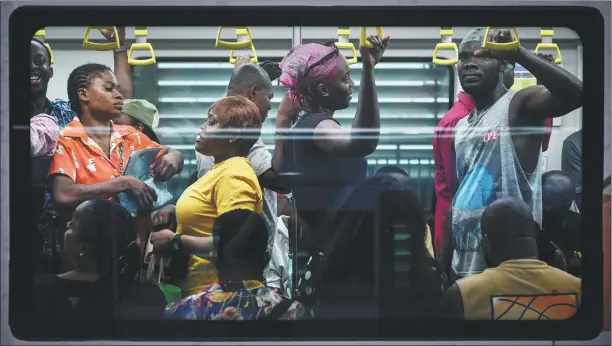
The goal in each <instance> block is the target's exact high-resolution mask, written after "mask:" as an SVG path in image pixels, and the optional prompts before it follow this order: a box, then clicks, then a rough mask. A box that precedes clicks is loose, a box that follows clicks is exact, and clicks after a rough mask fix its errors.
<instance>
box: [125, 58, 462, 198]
mask: <svg viewBox="0 0 612 346" xmlns="http://www.w3.org/2000/svg"><path fill="white" fill-rule="evenodd" d="M281 58H282V57H270V58H260V60H261V61H263V60H266V59H268V60H272V61H279V60H281ZM232 68H233V65H231V64H229V63H227V61H226V60H225V59H223V58H215V59H214V60H212V59H209V60H207V61H206V60H202V59H192V60H185V59H174V60H173V59H171V58H169V59H159V62H158V63H157V64H156V65H155V66H151V67H146V68H143V69H141V71H140V78H139V80H140V83H138V82H136V81H135V93H137V94H138V93H140V94H142V93H143V89H147V88H149V89H150V88H151V86H153V85H154V86H156V90H155V91H151V90H149V92H145V94H146V95H142V96H144V97H143V98H147V99H149V101H151V102H153V103H154V104H156V106H157V107H158V109H159V112H160V114H161V115H162V116H161V117H160V124H159V127H158V129H157V132H158V135H159V137H160V139H161V141H162V143H163V144H164V145H168V146H171V147H172V148H175V149H179V150H181V151H182V152H183V155H184V159H185V167H186V169H184V170H183V172H182V173H181V174H180V176H179V177H178V179H177V178H175V179H172V180H171V181H170V182H169V183H170V184H171V185H172V186H171V187H170V188H171V189H172V192H173V194H174V195H177V196H178V195H180V194H181V193H182V191H183V190H184V189H185V188H186V187H187V181H188V179H189V175H190V173H191V172H193V171H194V170H195V169H196V156H195V151H194V146H193V142H194V137H195V134H196V133H197V129H198V127H199V126H201V125H202V123H203V122H204V120H205V117H206V110H207V109H208V107H209V106H210V105H211V104H212V103H213V102H214V101H216V100H218V99H219V98H221V97H222V96H224V95H225V92H226V89H227V84H228V81H229V79H230V76H231V73H232ZM360 68H361V64H354V65H351V69H352V71H353V72H352V75H353V78H354V80H355V87H354V89H355V90H354V94H356V95H358V93H359V76H360ZM375 73H376V85H377V89H378V97H379V101H378V102H379V104H380V113H381V136H380V144H379V145H378V148H377V150H376V151H375V152H374V153H372V154H371V155H370V156H368V157H367V160H368V172H369V174H374V173H375V172H376V170H378V169H379V168H380V167H382V166H385V165H394V166H398V167H401V168H402V169H404V170H405V171H406V172H407V173H408V174H409V175H410V177H411V178H412V181H413V182H414V183H415V186H416V187H418V190H419V191H418V196H419V198H420V199H421V201H422V204H423V205H424V206H426V207H428V206H430V205H431V196H432V191H433V177H434V171H435V169H434V164H433V155H432V144H431V143H432V135H433V130H434V128H435V126H436V124H437V123H438V121H439V120H440V118H441V117H442V116H443V115H444V113H445V112H446V111H447V110H448V109H449V107H450V106H451V105H452V102H453V99H454V85H453V83H454V78H453V70H452V68H450V67H444V66H437V65H434V64H433V63H431V61H430V59H416V60H415V59H414V58H395V57H392V58H385V60H384V61H383V62H381V63H379V64H378V65H377V67H376V70H375ZM147 75H149V76H148V77H147ZM145 81H146V83H144V82H145ZM143 85H148V86H147V87H145V86H143ZM273 87H274V90H273V91H274V99H273V101H272V110H271V111H270V113H269V114H270V115H269V117H268V120H267V121H266V122H265V123H264V124H263V127H262V137H261V138H262V140H263V141H264V143H265V144H266V145H267V146H268V149H269V150H270V151H271V152H272V151H273V150H274V130H275V118H276V112H277V109H278V105H279V103H280V101H281V99H282V97H283V95H284V94H285V92H286V90H285V89H283V88H282V87H280V86H279V85H278V83H276V82H275V83H273ZM151 98H154V99H151ZM356 107H357V98H354V99H353V100H352V101H351V106H350V107H349V108H347V109H345V110H342V111H339V112H337V113H336V114H335V115H334V117H335V118H336V119H337V120H338V121H339V122H340V123H341V124H342V125H343V127H345V128H350V126H351V123H352V119H353V118H354V116H355V111H356Z"/></svg>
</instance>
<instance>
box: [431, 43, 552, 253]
mask: <svg viewBox="0 0 612 346" xmlns="http://www.w3.org/2000/svg"><path fill="white" fill-rule="evenodd" d="M540 55H541V54H540ZM540 57H541V58H546V57H544V56H540ZM549 61H551V62H552V57H551V59H549ZM514 68H515V66H514V64H513V63H509V64H508V67H507V68H506V69H505V70H504V73H503V83H504V86H505V87H506V89H508V90H510V88H511V87H512V86H513V85H514ZM474 107H475V105H474V100H473V99H472V97H471V96H470V95H468V94H466V93H465V92H464V91H459V94H457V101H456V102H455V104H454V105H453V107H452V108H451V109H449V110H448V112H446V114H444V117H442V119H441V120H440V122H439V123H438V126H436V130H435V132H434V138H433V151H434V162H435V166H436V173H435V177H434V185H435V194H436V196H435V208H434V209H435V216H434V227H433V230H434V249H435V251H436V256H440V253H441V251H442V246H443V244H444V242H443V236H444V219H445V218H446V215H447V214H448V208H450V206H451V202H452V200H453V197H454V195H455V192H456V191H457V187H458V186H459V183H458V182H457V176H456V171H455V151H454V148H453V140H452V138H453V134H454V130H453V129H454V128H455V125H457V123H458V122H459V120H461V119H463V118H465V117H466V116H468V115H469V114H470V113H471V112H472V111H473V110H474ZM551 132H552V119H551V118H548V119H546V130H545V133H544V140H543V141H542V151H543V152H545V151H546V150H547V149H548V144H549V142H550V135H551Z"/></svg>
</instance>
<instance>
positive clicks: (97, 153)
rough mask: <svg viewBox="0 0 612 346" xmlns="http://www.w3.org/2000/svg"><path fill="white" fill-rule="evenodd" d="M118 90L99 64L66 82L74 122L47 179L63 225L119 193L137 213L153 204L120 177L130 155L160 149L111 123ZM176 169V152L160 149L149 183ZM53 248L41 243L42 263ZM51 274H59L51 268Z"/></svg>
mask: <svg viewBox="0 0 612 346" xmlns="http://www.w3.org/2000/svg"><path fill="white" fill-rule="evenodd" d="M119 88H120V86H119V82H118V81H117V77H116V76H115V74H114V73H113V72H112V71H111V70H110V68H109V67H107V66H104V65H100V64H92V63H90V64H85V65H82V66H79V67H77V68H76V69H74V70H73V71H72V73H70V76H69V77H68V90H67V91H68V98H69V100H70V104H71V106H72V108H73V110H74V112H75V114H76V115H77V116H76V117H75V118H74V120H72V121H71V122H70V123H69V124H68V125H66V127H65V128H64V129H63V130H62V131H61V132H60V136H59V139H58V142H57V148H56V151H55V154H54V155H53V159H52V161H51V165H50V167H49V177H48V186H49V188H50V192H51V197H52V199H53V202H54V203H55V206H57V207H59V208H60V209H59V210H58V211H61V214H63V215H65V216H66V218H65V219H66V220H68V219H69V218H70V217H71V212H72V210H73V209H74V207H76V206H77V205H78V204H80V203H81V202H84V201H87V200H90V199H96V198H106V199H110V198H113V197H115V196H116V195H117V194H118V193H120V192H126V193H128V194H129V195H131V196H132V197H133V200H134V201H135V202H136V204H137V205H138V207H139V208H138V209H139V210H140V211H141V212H143V213H146V212H148V211H150V209H151V207H152V205H153V203H154V202H155V201H156V200H157V196H156V193H155V191H154V190H153V188H151V187H149V186H148V185H146V184H145V183H144V182H142V181H141V180H139V179H138V178H135V177H130V176H123V175H122V173H123V170H124V169H125V167H126V165H127V162H128V159H129V157H130V155H131V154H132V153H133V152H135V151H139V150H142V149H146V148H161V146H160V145H159V144H158V143H155V142H153V141H151V139H149V138H148V137H147V136H146V135H144V134H143V133H141V132H140V131H138V130H136V129H135V128H133V127H131V126H121V125H117V124H114V123H113V122H112V121H111V120H113V119H115V118H117V117H119V116H120V115H121V110H122V108H123V96H122V95H121V93H120V91H119ZM162 155H163V156H162ZM182 166H183V158H182V155H181V154H180V152H178V151H176V150H171V149H167V148H164V149H163V150H162V151H161V152H160V157H158V159H157V161H156V163H155V169H154V173H155V179H156V180H158V181H166V180H168V179H170V178H171V177H172V176H173V175H175V174H176V173H178V172H180V170H181V169H182ZM60 224H64V223H62V222H60ZM58 232H59V233H60V234H56V235H55V238H56V239H57V238H61V233H62V232H61V231H58ZM53 242H54V243H55V244H54V245H51V246H50V244H48V243H49V241H45V250H44V254H45V255H46V256H47V257H49V256H50V257H55V256H53V253H54V252H57V251H58V250H59V247H60V246H59V244H60V242H59V241H57V240H54V241H53ZM49 253H51V255H49ZM53 272H54V273H57V272H61V270H59V269H58V268H57V267H55V268H54V269H53ZM47 273H49V272H48V271H47Z"/></svg>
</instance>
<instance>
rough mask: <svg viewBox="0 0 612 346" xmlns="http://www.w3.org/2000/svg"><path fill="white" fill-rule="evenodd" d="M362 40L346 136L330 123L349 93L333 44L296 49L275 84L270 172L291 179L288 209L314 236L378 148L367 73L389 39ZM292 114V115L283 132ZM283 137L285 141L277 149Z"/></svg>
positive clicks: (377, 114) (370, 76)
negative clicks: (279, 98) (283, 91)
mask: <svg viewBox="0 0 612 346" xmlns="http://www.w3.org/2000/svg"><path fill="white" fill-rule="evenodd" d="M367 39H368V41H369V42H370V43H372V45H373V48H366V47H360V52H361V59H362V65H363V67H362V70H361V83H360V85H359V98H358V100H359V101H358V103H357V113H356V115H355V118H354V120H353V126H352V128H351V129H350V130H346V129H343V128H342V127H341V126H340V124H339V123H338V121H336V120H335V119H334V118H333V116H334V113H335V112H336V111H337V110H341V109H346V108H348V107H349V105H350V101H351V98H352V94H353V86H354V83H353V80H352V79H351V75H350V72H351V70H350V68H349V65H348V63H347V61H346V59H345V58H344V57H343V56H342V54H340V52H339V51H338V50H337V49H336V46H335V44H334V43H333V42H329V43H327V44H325V45H320V44H315V43H309V44H303V45H300V46H297V47H295V48H293V49H292V50H291V51H290V52H289V53H288V54H287V56H285V58H284V59H283V61H282V62H281V64H280V67H281V69H282V75H281V77H280V82H281V85H282V86H283V87H285V88H288V89H289V92H288V94H287V95H286V96H285V98H284V99H283V102H282V104H281V105H280V107H279V112H278V116H277V120H276V134H277V139H276V148H275V151H274V152H275V153H274V155H275V157H274V159H273V165H274V168H275V170H277V172H285V173H287V172H291V173H293V174H291V175H290V176H293V177H295V178H292V179H291V181H290V182H289V185H290V187H291V190H292V192H293V196H294V199H295V207H296V208H297V210H298V212H299V214H300V217H301V219H303V220H304V222H305V223H306V226H307V227H308V228H309V229H310V230H311V232H316V231H317V230H318V229H319V228H320V225H321V224H322V223H323V222H324V220H323V218H324V215H325V214H327V213H329V212H335V211H337V208H338V207H339V206H340V205H341V204H342V202H343V201H344V200H345V198H346V197H347V196H348V194H349V193H350V191H351V190H352V189H353V187H354V186H356V185H357V184H359V183H360V182H361V181H363V180H364V179H365V177H366V173H367V163H366V160H365V156H367V155H369V154H371V153H372V152H374V150H376V147H377V145H378V137H379V134H380V111H379V109H378V96H377V94H376V84H375V82H374V66H376V64H377V63H378V62H379V61H380V59H381V58H382V56H383V54H384V52H385V49H386V48H387V45H388V44H389V37H385V38H383V37H380V36H376V35H372V36H369V37H368V38H367ZM297 110H300V112H299V113H300V114H299V116H297V121H296V123H295V125H294V126H293V128H291V129H290V126H291V122H292V121H293V120H294V119H295V116H296V115H297V113H298V112H297ZM285 136H289V137H290V139H291V141H287V142H286V143H287V147H285V148H284V143H285V141H284V138H283V137H285ZM283 157H284V158H285V159H284V161H285V162H283ZM313 235H314V236H315V237H316V234H313Z"/></svg>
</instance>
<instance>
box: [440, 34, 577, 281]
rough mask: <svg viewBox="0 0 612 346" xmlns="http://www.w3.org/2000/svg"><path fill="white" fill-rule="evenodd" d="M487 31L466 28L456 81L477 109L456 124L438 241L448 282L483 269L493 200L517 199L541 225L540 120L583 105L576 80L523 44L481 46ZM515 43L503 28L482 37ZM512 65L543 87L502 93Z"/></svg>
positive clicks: (541, 123)
mask: <svg viewBox="0 0 612 346" xmlns="http://www.w3.org/2000/svg"><path fill="white" fill-rule="evenodd" d="M485 31H486V28H476V29H474V30H472V31H471V32H470V33H468V35H467V36H466V37H465V38H464V39H463V41H462V42H461V44H460V48H459V62H458V64H457V73H458V74H459V80H460V83H461V86H462V88H463V90H464V91H465V92H466V93H467V94H469V95H470V96H471V97H472V99H473V100H474V104H475V106H476V107H475V109H474V110H473V111H472V112H471V113H470V115H468V116H467V117H465V118H463V119H461V120H460V121H459V122H458V123H457V126H456V127H455V136H454V148H455V152H456V174H457V181H458V182H459V187H458V189H457V192H456V194H455V196H454V199H453V203H452V209H451V210H452V227H450V229H451V234H448V235H447V236H446V235H445V237H444V238H445V240H444V241H445V251H444V252H445V254H444V256H442V258H441V263H442V265H443V267H444V269H445V270H448V267H449V264H450V267H451V269H452V270H450V271H449V275H450V276H451V279H453V278H461V277H466V276H469V275H472V274H477V273H480V272H482V271H483V270H484V269H486V264H485V261H484V248H483V241H482V235H481V231H480V217H481V215H482V213H483V211H484V209H485V208H486V207H487V206H488V205H489V204H491V203H492V202H493V201H495V200H496V199H498V198H501V197H509V196H511V197H517V198H520V199H522V200H523V201H525V202H526V203H527V205H528V206H529V208H530V209H531V211H532V214H533V217H534V219H535V220H536V221H537V222H538V223H541V221H542V190H541V179H540V176H541V165H540V154H541V152H542V140H543V138H544V128H545V122H546V119H547V118H554V117H560V116H563V115H565V114H567V113H569V112H571V111H573V110H575V109H577V108H579V107H580V106H581V105H582V100H581V98H582V82H581V81H580V80H579V79H578V78H576V77H574V76H573V75H572V74H571V73H569V72H567V71H565V70H564V69H562V68H560V67H558V66H556V65H554V64H552V63H550V62H548V61H546V60H544V59H541V58H539V57H537V56H535V55H534V54H533V53H532V52H530V51H528V50H527V49H525V48H523V47H520V48H519V49H518V50H515V51H504V52H500V51H492V50H488V49H484V48H482V42H483V39H484V33H485ZM513 39H514V38H513V37H511V33H510V32H509V31H500V30H491V33H490V35H489V38H488V40H489V41H495V42H510V41H511V40H513ZM510 62H512V63H517V64H520V65H522V66H523V67H525V68H526V69H527V70H529V72H531V73H532V74H533V75H534V77H535V78H536V79H537V80H538V81H539V82H540V83H541V85H534V86H531V87H528V88H525V89H522V90H520V91H514V90H508V89H506V87H505V86H504V85H503V80H502V73H503V71H504V70H505V69H506V67H507V65H508V63H510ZM450 249H452V260H451V255H450V253H451V251H450ZM449 262H450V263H449Z"/></svg>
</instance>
